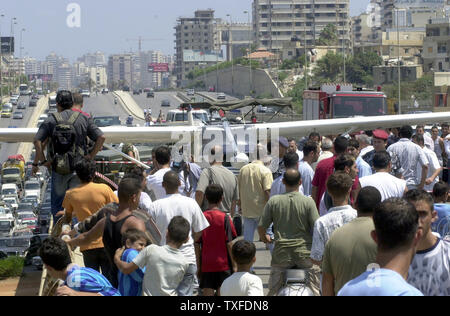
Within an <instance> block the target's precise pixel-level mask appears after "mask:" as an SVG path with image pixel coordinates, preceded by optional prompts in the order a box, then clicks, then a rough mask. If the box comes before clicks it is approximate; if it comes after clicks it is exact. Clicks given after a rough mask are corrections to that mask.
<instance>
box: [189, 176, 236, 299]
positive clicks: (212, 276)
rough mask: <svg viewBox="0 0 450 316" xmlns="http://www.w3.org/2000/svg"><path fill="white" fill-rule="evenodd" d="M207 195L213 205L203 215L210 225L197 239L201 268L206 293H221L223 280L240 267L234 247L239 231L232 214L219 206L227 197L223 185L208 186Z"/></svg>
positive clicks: (209, 294) (202, 284)
mask: <svg viewBox="0 0 450 316" xmlns="http://www.w3.org/2000/svg"><path fill="white" fill-rule="evenodd" d="M205 197H206V200H207V201H208V203H209V204H208V210H206V211H205V212H204V213H203V214H204V215H205V217H206V219H207V220H208V222H209V225H210V226H209V227H208V228H206V229H205V230H204V231H203V232H202V235H201V237H200V238H198V240H196V252H197V258H198V260H197V261H198V262H197V271H198V278H199V280H200V288H201V289H202V290H203V295H204V296H214V295H218V296H219V295H220V293H219V290H220V287H221V286H222V283H223V281H224V280H225V279H227V278H228V277H229V276H230V275H231V273H232V272H233V271H232V270H235V268H236V264H235V263H234V260H232V254H231V253H232V252H231V249H232V245H233V239H235V238H236V237H237V234H236V229H235V228H234V225H233V221H232V220H231V218H230V216H228V214H226V213H224V212H222V211H221V210H220V209H219V207H220V203H221V202H222V199H223V189H222V187H221V186H219V185H217V184H213V185H210V186H208V187H207V188H206V191H205Z"/></svg>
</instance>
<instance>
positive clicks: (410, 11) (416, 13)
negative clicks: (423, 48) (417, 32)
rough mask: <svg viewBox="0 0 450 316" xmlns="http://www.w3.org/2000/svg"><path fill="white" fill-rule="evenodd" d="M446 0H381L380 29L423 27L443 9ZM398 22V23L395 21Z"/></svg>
mask: <svg viewBox="0 0 450 316" xmlns="http://www.w3.org/2000/svg"><path fill="white" fill-rule="evenodd" d="M446 2H447V1H446V0H415V1H405V0H382V2H381V7H382V8H381V19H382V29H383V31H386V30H387V29H390V28H394V27H397V24H398V26H399V27H425V25H426V24H427V23H428V20H429V19H430V18H432V17H435V16H436V14H437V13H438V12H439V11H441V10H443V8H444V5H445V3H446ZM397 22H398V23H397Z"/></svg>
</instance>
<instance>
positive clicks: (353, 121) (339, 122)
mask: <svg viewBox="0 0 450 316" xmlns="http://www.w3.org/2000/svg"><path fill="white" fill-rule="evenodd" d="M190 115H191V116H192V114H190ZM448 122H450V112H441V113H424V114H408V115H389V116H371V117H355V118H344V119H330V120H315V121H294V122H282V123H263V124H247V125H244V124H239V125H231V126H230V129H231V131H232V133H233V134H237V133H239V132H240V131H244V132H248V131H255V130H256V131H257V132H258V135H261V133H267V132H268V133H267V134H268V135H269V136H270V135H271V133H270V132H271V131H272V130H277V131H278V135H279V136H285V137H293V138H299V137H302V136H308V135H309V134H310V133H311V132H318V133H320V134H321V135H338V134H344V133H352V132H355V131H361V130H364V131H367V130H374V129H377V128H393V127H401V126H403V125H427V124H428V125H433V124H440V123H448ZM101 129H102V131H103V132H104V134H105V137H106V139H107V142H108V143H123V142H128V143H130V142H131V143H154V144H169V143H175V142H178V141H179V140H180V138H181V137H184V139H194V135H203V136H204V135H205V133H207V134H211V133H224V132H225V129H226V128H225V127H224V126H221V125H196V124H195V123H194V121H193V119H192V117H191V118H190V120H189V121H188V123H187V125H186V126H150V127H125V126H119V127H105V128H101ZM37 131H38V129H37V128H0V142H4V143H27V142H28V143H30V142H33V139H34V137H35V135H36V133H37Z"/></svg>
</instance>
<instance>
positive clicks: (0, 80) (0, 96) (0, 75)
mask: <svg viewBox="0 0 450 316" xmlns="http://www.w3.org/2000/svg"><path fill="white" fill-rule="evenodd" d="M4 17H5V15H4V14H1V15H0V104H1V103H2V102H3V68H2V64H3V57H2V47H1V40H2V22H3V18H4Z"/></svg>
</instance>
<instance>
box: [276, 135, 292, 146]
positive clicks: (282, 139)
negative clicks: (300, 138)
mask: <svg viewBox="0 0 450 316" xmlns="http://www.w3.org/2000/svg"><path fill="white" fill-rule="evenodd" d="M278 142H279V143H280V145H281V146H283V147H285V148H289V142H288V140H287V138H286V137H280V138H279V139H278Z"/></svg>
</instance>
